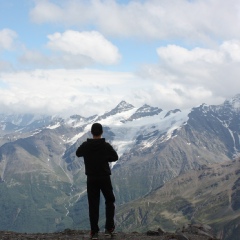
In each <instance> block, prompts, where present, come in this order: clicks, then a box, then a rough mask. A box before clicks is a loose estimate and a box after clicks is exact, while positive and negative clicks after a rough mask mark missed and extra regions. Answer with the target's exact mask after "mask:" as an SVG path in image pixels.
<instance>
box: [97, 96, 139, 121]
mask: <svg viewBox="0 0 240 240" xmlns="http://www.w3.org/2000/svg"><path fill="white" fill-rule="evenodd" d="M133 108H134V106H133V105H132V104H130V103H127V102H126V101H121V102H120V103H119V104H118V105H117V106H116V107H115V108H114V109H112V110H111V111H110V112H106V113H105V114H103V115H102V116H100V117H99V118H98V119H97V121H100V120H102V119H105V118H107V117H109V116H113V115H115V114H118V113H121V112H126V111H128V110H131V109H133Z"/></svg>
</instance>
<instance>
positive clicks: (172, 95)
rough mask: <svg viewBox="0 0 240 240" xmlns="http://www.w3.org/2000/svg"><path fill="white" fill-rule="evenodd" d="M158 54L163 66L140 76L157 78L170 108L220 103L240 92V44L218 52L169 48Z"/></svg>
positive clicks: (230, 44)
mask: <svg viewBox="0 0 240 240" xmlns="http://www.w3.org/2000/svg"><path fill="white" fill-rule="evenodd" d="M157 53H158V55H159V58H160V62H159V64H158V65H148V66H145V68H144V69H142V72H141V73H139V74H140V75H141V76H143V77H144V78H145V79H151V80H153V79H154V81H155V84H156V87H155V89H158V90H156V91H158V92H159V93H160V95H161V96H162V97H161V99H162V98H163V99H164V101H165V102H168V105H172V103H174V102H175V103H176V104H177V103H178V105H179V106H185V107H187V106H194V105H198V104H199V103H203V102H205V103H208V104H216V103H219V100H220V99H222V100H223V99H224V98H229V97H232V96H233V95H235V94H237V93H239V89H240V81H239V76H240V68H239V63H240V58H239V55H240V41H237V40H232V41H226V42H224V43H223V44H221V45H220V46H219V47H218V48H216V49H205V48H194V49H192V50H189V49H185V48H183V47H179V46H176V45H168V46H166V47H160V48H158V49H157ZM156 96H157V94H156ZM159 102H160V101H159Z"/></svg>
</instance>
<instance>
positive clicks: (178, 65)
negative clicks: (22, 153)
mask: <svg viewBox="0 0 240 240" xmlns="http://www.w3.org/2000/svg"><path fill="white" fill-rule="evenodd" d="M239 64H240V2H239V1H238V0H229V1H224V0H193V1H189V0H171V1H169V0H141V1H140V0H128V1H127V0H124V1H123V0H58V1H56V0H55V1H54V0H21V1H19V0H8V1H5V0H0V109H1V111H2V112H20V113H24V112H33V113H48V114H64V115H69V114H81V115H83V116H89V115H92V114H95V113H103V112H104V111H107V110H110V109H111V108H113V107H115V106H116V105H117V104H118V103H119V102H120V101H121V100H126V101H128V102H129V103H131V104H133V105H134V106H137V107H138V106H139V107H140V106H142V105H143V104H145V103H146V104H149V105H152V106H158V107H161V108H163V109H175V108H180V109H185V108H190V107H194V106H197V105H199V104H202V103H207V104H220V103H222V102H223V101H224V100H225V99H226V98H230V97H232V96H234V95H235V94H237V93H239V92H240V90H239V89H240V81H239V76H240V66H239Z"/></svg>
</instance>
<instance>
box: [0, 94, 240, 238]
mask: <svg viewBox="0 0 240 240" xmlns="http://www.w3.org/2000/svg"><path fill="white" fill-rule="evenodd" d="M239 106H240V95H236V96H234V97H233V98H232V99H229V100H226V101H225V102H224V103H223V104H221V105H217V106H208V105H206V104H202V105H200V106H198V107H194V108H192V109H185V110H180V109H174V110H162V109H161V108H158V107H152V106H149V105H147V104H144V105H143V106H142V107H140V108H137V107H134V106H133V105H131V104H129V103H127V102H125V101H122V102H120V103H119V104H118V105H117V106H116V107H115V108H113V109H112V110H110V111H107V112H106V113H104V114H102V115H94V116H91V117H88V118H87V117H84V116H80V115H78V114H75V115H72V116H70V117H69V118H61V117H57V116H33V115H31V117H30V116H28V117H27V116H26V117H24V116H23V115H22V116H20V115H18V116H17V115H16V116H15V117H14V115H11V116H7V115H4V114H1V115H0V129H1V130H0V191H1V193H2V194H1V195H0V201H1V203H2V205H1V212H2V216H4V217H2V218H1V219H0V230H1V229H2V230H5V229H8V230H14V231H22V232H52V231H59V230H63V229H65V228H74V229H79V228H80V229H86V228H88V227H89V223H88V210H87V209H88V207H87V198H86V176H85V174H84V164H83V159H81V158H80V159H78V158H77V157H76V156H75V152H76V149H77V147H78V146H79V144H80V143H81V142H83V141H85V140H86V139H87V138H88V137H91V135H90V127H91V125H92V123H94V122H96V121H97V122H100V123H102V125H103V128H104V135H103V137H105V138H106V139H107V141H109V142H110V143H111V144H112V145H113V146H114V148H115V149H116V150H117V152H118V154H119V156H120V159H119V160H118V161H117V163H116V164H114V165H112V179H113V185H114V190H115V195H116V199H117V201H116V203H117V205H118V207H117V208H116V209H117V221H118V227H119V229H122V230H129V231H133V230H144V229H147V228H148V229H149V227H151V226H153V227H155V226H157V225H159V226H162V227H165V228H168V229H170V228H171V226H174V227H177V226H179V225H181V222H187V221H191V222H198V221H201V222H204V221H206V222H207V223H210V224H211V225H212V226H213V227H215V229H216V231H219V229H221V228H222V229H223V230H224V234H225V233H226V228H227V226H229V224H230V223H232V221H236V219H238V218H240V215H239V214H240V212H239V210H238V181H237V179H236V177H234V178H233V177H229V179H231V182H229V184H230V185H224V184H220V183H219V182H218V181H219V178H217V177H214V176H215V175H214V174H215V173H213V177H212V178H211V175H210V176H209V178H206V179H208V182H209V184H210V185H211V184H212V185H214V184H218V185H217V186H221V188H220V187H219V188H218V194H219V196H220V197H221V199H222V200H221V201H223V202H224V201H228V205H226V206H228V207H229V208H231V209H232V210H231V211H227V210H226V211H225V217H223V216H222V215H221V214H220V213H219V214H218V213H217V212H218V211H219V209H220V208H219V205H218V202H217V201H215V203H216V204H215V203H214V201H211V203H212V205H211V207H212V208H213V209H216V214H215V213H214V214H205V215H204V214H203V212H204V209H203V208H202V210H201V211H200V210H199V211H198V209H199V206H200V205H198V201H199V204H204V202H208V199H209V198H210V197H212V196H211V194H210V192H208V193H206V194H204V193H203V194H202V195H201V199H200V198H197V197H196V196H195V195H194V194H197V192H198V191H200V190H199V189H202V190H201V191H205V189H204V186H205V185H204V184H205V183H204V181H203V180H202V181H200V180H199V181H197V184H198V185H196V184H191V181H192V180H194V179H195V178H198V176H199V175H201V174H202V173H203V172H204V171H205V170H206V169H208V168H209V169H212V170H209V171H214V169H215V168H216V166H217V168H219V169H220V170H219V171H220V172H219V174H220V173H221V169H222V167H221V166H225V165H226V164H227V165H228V164H230V165H229V174H230V175H231V174H232V175H231V176H233V175H234V174H235V173H233V172H231V171H232V170H231V169H233V167H232V166H234V168H235V170H236V171H238V168H239V166H238V164H237V162H236V161H235V162H234V160H235V159H237V158H238V156H239V152H240V141H239V136H240V125H239V124H240V121H239V119H240V109H239ZM21 117H22V118H21ZM231 164H233V165H231ZM223 169H228V168H227V167H223ZM222 171H227V170H222ZM230 172H231V173H230ZM193 173H194V175H193V176H192V175H191V174H193ZM216 174H217V173H216ZM226 174H227V173H226ZM230 175H229V176H230ZM188 176H190V178H189V183H188V182H186V183H188V184H186V185H182V186H186V188H184V187H181V189H182V191H183V193H184V195H181V194H180V193H179V191H178V189H177V187H176V186H178V185H176V181H178V182H181V178H183V179H185V178H186V179H187V178H188ZM219 176H221V174H220V175H219ZM224 176H225V175H224ZM234 176H235V175H234ZM236 176H237V175H236ZM191 179H192V180H191ZM210 180H211V181H210ZM184 181H185V180H184ZM186 181H187V180H186ZM194 181H196V180H194ZM193 183H195V182H193ZM223 183H224V181H223ZM225 183H227V181H225ZM206 184H208V183H206ZM202 185H203V186H202ZM179 186H180V185H179ZM230 186H231V187H232V188H234V189H236V190H231V191H230V190H229V187H230ZM162 189H166V191H165V192H162V191H163V190H162ZM157 191H161V194H163V196H164V197H163V199H167V198H168V196H169V195H168V194H167V191H169V192H172V191H173V192H176V195H173V200H171V199H169V204H168V205H166V204H165V203H164V204H163V206H166V207H167V209H168V210H166V211H164V209H162V208H161V206H160V205H159V204H158V202H159V203H160V204H162V203H163V202H162V200H161V197H160V195H154V194H155V193H156V192H157ZM188 191H189V194H187V192H188ZM226 192H228V194H224V193H226ZM230 192H231V194H230ZM178 193H179V194H180V195H179V194H178ZM164 194H165V195H164ZM229 194H230V195H229ZM185 195H186V196H185ZM148 196H154V198H153V199H154V201H155V202H156V204H152V203H147V202H146V201H145V199H148ZM155 196H156V198H155ZM227 197H230V198H231V199H235V200H234V201H232V200H231V201H232V202H231V203H230V202H229V200H227ZM176 199H179V202H178V201H177V200H176ZM194 199H195V200H194ZM199 199H200V200H201V201H200V200H199ZM149 202H151V201H149ZM102 204H103V203H102ZM144 204H145V205H144ZM143 205H144V207H143ZM184 206H185V207H184ZM203 206H205V205H203ZM206 206H207V207H206V209H208V210H209V208H208V205H206ZM224 206H225V205H224ZM158 207H160V209H159V210H158V209H157V208H158ZM185 208H186V209H185ZM179 209H180V210H179ZM224 209H225V208H224ZM179 211H182V214H180V213H179ZM209 211H210V210H209ZM233 211H234V216H235V218H234V219H235V220H234V219H233V218H232V215H231V214H232V213H233ZM158 212H159V214H155V215H154V213H158ZM193 213H196V214H193ZM174 214H175V215H174ZM8 216H11V217H8ZM128 216H129V217H128ZM189 216H190V217H189ZM102 217H104V216H102ZM178 217H179V219H180V220H179V221H177V219H178ZM235 224H236V223H235ZM102 225H104V221H103V222H102ZM234 231H235V230H234V229H232V231H231V232H228V236H232V237H234V234H235V232H234ZM226 234H227V233H226ZM226 236H227V235H226ZM226 236H225V238H226ZM226 239H227V238H226ZM232 239H234V238H232Z"/></svg>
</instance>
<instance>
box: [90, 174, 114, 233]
mask: <svg viewBox="0 0 240 240" xmlns="http://www.w3.org/2000/svg"><path fill="white" fill-rule="evenodd" d="M100 191H101V192H102V194H103V196H104V198H105V207H106V222H105V229H112V228H114V213H115V205H114V203H115V196H114V194H113V187H112V182H111V178H110V176H88V177H87V194H88V205H89V218H90V225H91V231H93V232H98V231H99V227H98V220H99V204H100Z"/></svg>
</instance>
